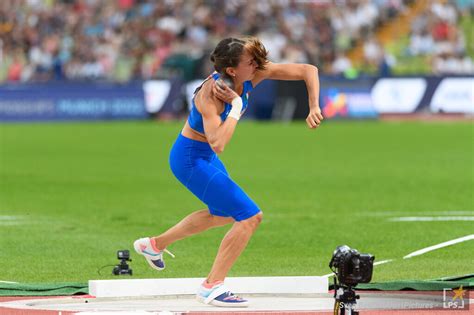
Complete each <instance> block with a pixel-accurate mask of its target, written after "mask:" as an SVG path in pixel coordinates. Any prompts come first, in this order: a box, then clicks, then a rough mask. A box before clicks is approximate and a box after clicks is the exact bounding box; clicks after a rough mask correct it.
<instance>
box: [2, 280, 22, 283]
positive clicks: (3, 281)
mask: <svg viewBox="0 0 474 315" xmlns="http://www.w3.org/2000/svg"><path fill="white" fill-rule="evenodd" d="M0 283H18V282H13V281H2V280H0Z"/></svg>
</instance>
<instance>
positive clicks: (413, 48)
mask: <svg viewBox="0 0 474 315" xmlns="http://www.w3.org/2000/svg"><path fill="white" fill-rule="evenodd" d="M469 6H471V9H472V6H473V2H471V3H469V1H468V0H466V1H440V0H436V1H432V2H431V5H430V6H429V8H428V10H426V11H424V12H423V13H422V14H420V15H418V16H417V17H416V18H415V19H414V21H413V22H412V25H411V34H410V45H409V47H408V53H409V54H411V55H413V56H419V55H424V56H431V57H432V59H431V62H432V70H433V73H435V74H473V73H474V63H473V61H472V59H471V58H470V57H469V56H468V55H467V54H466V49H467V47H466V44H467V43H466V38H465V34H464V33H463V31H462V29H461V28H460V27H459V26H458V25H459V19H460V15H461V14H463V13H464V14H470V13H471V12H470V11H469V10H467V9H469ZM471 36H472V30H471ZM468 40H469V39H468ZM470 40H471V41H472V38H471V39H470Z"/></svg>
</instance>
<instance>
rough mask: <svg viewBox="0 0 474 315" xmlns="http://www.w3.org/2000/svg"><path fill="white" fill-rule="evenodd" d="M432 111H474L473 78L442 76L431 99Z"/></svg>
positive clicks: (471, 112)
mask: <svg viewBox="0 0 474 315" xmlns="http://www.w3.org/2000/svg"><path fill="white" fill-rule="evenodd" d="M430 110H431V112H433V113H470V114H473V113H474V78H472V77H471V78H444V79H443V80H442V81H441V83H440V84H439V85H438V88H437V89H436V91H435V92H434V95H433V98H432V99H431V104H430Z"/></svg>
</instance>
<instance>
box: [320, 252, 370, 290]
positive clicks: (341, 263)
mask: <svg viewBox="0 0 474 315" xmlns="http://www.w3.org/2000/svg"><path fill="white" fill-rule="evenodd" d="M374 259H375V257H374V256H373V255H371V254H361V253H359V252H358V251H357V250H356V249H351V248H350V247H349V246H347V245H342V246H338V247H337V248H336V250H335V251H334V254H333V257H332V259H331V262H330V263H329V268H331V269H333V268H335V269H336V270H337V272H335V273H336V275H337V279H338V281H339V283H341V284H342V285H347V286H356V285H357V284H358V283H369V282H370V281H371V280H372V271H373V266H374ZM333 271H334V270H333Z"/></svg>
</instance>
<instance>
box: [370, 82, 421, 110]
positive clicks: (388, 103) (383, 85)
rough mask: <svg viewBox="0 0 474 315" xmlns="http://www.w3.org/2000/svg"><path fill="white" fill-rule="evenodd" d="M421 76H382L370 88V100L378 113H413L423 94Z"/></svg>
mask: <svg viewBox="0 0 474 315" xmlns="http://www.w3.org/2000/svg"><path fill="white" fill-rule="evenodd" d="M426 87H427V82H426V80H425V79H423V78H383V79H380V80H378V81H377V83H375V85H374V87H373V88H372V100H373V102H374V107H375V109H376V110H377V112H378V113H413V112H414V111H415V110H416V108H417V107H418V105H419V104H420V101H421V99H422V98H423V95H424V94H425V91H426Z"/></svg>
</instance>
